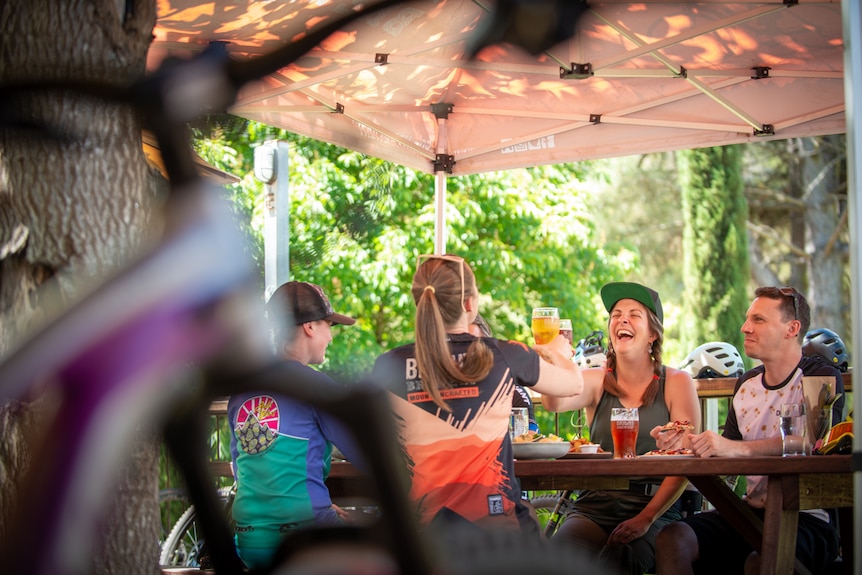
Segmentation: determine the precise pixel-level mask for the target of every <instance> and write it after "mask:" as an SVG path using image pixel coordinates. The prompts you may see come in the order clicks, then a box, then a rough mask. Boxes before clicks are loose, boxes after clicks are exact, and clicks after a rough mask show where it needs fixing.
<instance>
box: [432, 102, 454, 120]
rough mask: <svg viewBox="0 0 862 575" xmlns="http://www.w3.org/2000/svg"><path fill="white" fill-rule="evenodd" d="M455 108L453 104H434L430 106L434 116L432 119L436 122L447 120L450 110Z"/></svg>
mask: <svg viewBox="0 0 862 575" xmlns="http://www.w3.org/2000/svg"><path fill="white" fill-rule="evenodd" d="M454 107H455V104H448V103H446V102H437V103H436V104H431V112H432V113H433V114H434V117H435V118H437V119H438V120H448V119H449V114H451V113H452V109H453V108H454Z"/></svg>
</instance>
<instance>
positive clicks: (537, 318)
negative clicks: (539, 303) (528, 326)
mask: <svg viewBox="0 0 862 575" xmlns="http://www.w3.org/2000/svg"><path fill="white" fill-rule="evenodd" d="M532 328H533V339H534V340H536V343H537V344H540V345H543V344H546V343H551V342H552V341H553V340H554V338H555V337H557V335H559V333H560V310H559V309H557V308H555V307H534V308H533V323H532Z"/></svg>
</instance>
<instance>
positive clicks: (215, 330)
mask: <svg viewBox="0 0 862 575" xmlns="http://www.w3.org/2000/svg"><path fill="white" fill-rule="evenodd" d="M404 1H405V0H379V1H378V2H375V3H373V4H371V5H367V6H362V7H359V8H356V9H355V10H354V11H353V12H350V13H348V14H343V15H339V16H333V17H331V18H328V19H326V20H324V21H322V22H321V23H318V24H317V25H316V26H315V27H313V28H312V29H310V30H309V31H307V33H305V34H304V35H302V36H301V37H299V38H298V39H297V40H295V41H292V42H290V43H288V44H286V45H284V46H283V47H281V48H280V49H277V50H275V51H274V52H272V53H270V54H266V55H264V56H260V57H257V58H254V59H251V60H247V61H243V62H239V61H232V60H231V59H230V58H229V57H228V55H227V51H226V50H225V47H224V46H223V45H218V44H215V45H212V46H210V48H208V49H207V50H205V51H204V52H202V53H201V54H199V55H198V56H196V57H194V58H192V59H189V60H185V61H178V60H168V61H166V62H165V63H164V64H163V65H162V67H161V68H160V69H159V70H157V71H156V72H155V73H153V74H152V75H150V76H147V77H145V78H144V79H142V80H141V81H140V82H137V83H135V84H134V85H132V86H131V87H118V86H113V85H93V84H88V83H79V82H74V81H67V82H51V83H48V82H43V83H40V82H28V83H19V84H15V85H9V84H6V85H0V100H2V101H3V102H4V108H7V106H5V104H10V105H9V106H8V110H6V109H4V114H3V116H2V117H0V122H6V121H8V122H10V125H15V122H16V120H17V118H16V117H15V113H16V110H17V108H16V106H15V105H14V104H15V101H16V100H15V99H16V98H27V97H28V96H29V94H31V93H32V92H34V91H39V90H72V91H75V92H77V93H80V94H84V95H89V96H92V97H93V98H95V99H101V100H106V101H111V102H115V103H121V104H125V105H131V106H133V107H134V108H136V109H137V110H138V111H140V112H141V114H142V117H143V118H144V123H145V127H146V128H148V129H149V130H150V131H151V132H152V133H153V134H154V136H155V137H156V140H157V142H158V144H159V148H160V150H161V153H162V156H163V159H164V163H165V167H166V169H167V172H168V176H169V180H170V182H171V195H170V197H169V200H168V206H167V209H166V213H167V226H166V229H167V230H168V233H167V235H166V236H165V238H164V239H163V241H162V242H161V243H160V244H159V245H158V246H157V247H156V248H155V249H154V250H153V251H152V252H150V253H149V254H147V255H144V256H142V257H141V258H140V259H138V260H137V261H136V262H134V263H132V264H131V265H129V266H128V267H127V268H126V269H125V270H124V271H122V272H121V273H119V274H117V275H116V276H114V277H113V278H111V279H109V280H108V281H106V282H105V283H103V284H102V285H101V287H99V288H97V289H96V290H95V291H93V292H92V293H90V294H89V295H88V296H86V297H84V298H82V299H81V300H80V301H78V302H77V303H76V304H74V305H73V306H71V307H70V308H69V309H68V310H67V311H66V312H65V313H64V314H63V315H61V316H60V317H58V318H56V319H55V320H54V321H53V322H52V323H50V324H49V325H48V326H47V327H45V328H44V329H43V330H42V331H40V332H39V333H37V334H36V335H34V336H33V337H31V338H30V339H28V340H27V341H26V342H24V343H23V344H22V345H21V346H20V347H18V348H17V349H15V350H13V351H12V352H10V353H9V354H8V355H7V356H6V357H5V358H4V359H3V361H2V364H0V400H2V401H22V400H23V401H29V400H32V399H34V397H35V396H36V395H37V393H38V394H43V393H44V394H45V395H46V396H48V397H50V400H51V401H50V404H51V405H52V406H53V407H54V409H55V411H54V412H53V413H52V414H51V415H50V417H48V418H47V427H46V428H45V431H44V432H43V433H41V434H40V436H39V437H38V438H34V445H35V448H34V453H35V454H36V456H34V457H33V458H32V465H31V469H30V473H29V478H28V481H26V482H25V485H22V488H21V497H20V498H19V501H18V508H17V509H16V516H15V519H14V521H13V522H12V523H11V524H12V525H14V528H12V529H9V530H8V531H9V538H8V540H7V541H4V542H3V544H2V548H0V565H3V566H4V568H5V569H8V570H10V571H11V572H25V571H26V572H28V573H33V574H35V575H49V574H50V575H58V574H59V575H66V574H69V575H74V574H78V573H86V572H88V571H89V566H90V565H89V560H90V554H91V551H92V544H93V540H94V534H95V533H96V532H97V531H98V527H99V523H100V520H101V518H102V514H103V511H104V499H105V498H104V494H105V493H108V492H110V488H111V486H112V485H113V482H114V480H115V476H116V471H117V469H118V467H119V465H120V462H121V461H123V457H122V456H123V455H124V453H125V452H126V449H127V446H128V445H129V443H130V442H131V441H132V440H133V438H134V436H135V430H136V429H137V428H138V426H139V425H142V424H152V423H153V422H155V424H157V425H159V426H160V427H161V428H162V429H164V431H165V440H166V442H167V444H168V447H169V449H170V451H171V453H172V454H173V456H174V458H175V460H176V461H177V465H178V467H179V468H180V470H181V472H182V474H183V476H184V478H185V481H186V484H187V487H188V490H189V496H190V499H191V502H192V504H193V505H195V507H196V508H197V510H198V515H199V518H200V522H201V525H202V528H203V530H204V536H205V537H206V539H207V540H208V541H210V542H211V543H212V551H213V556H212V559H213V565H214V568H215V569H216V570H217V571H218V572H219V573H239V572H240V571H241V570H242V564H241V562H240V561H239V559H238V557H237V555H236V551H235V549H234V546H233V540H232V537H231V533H230V531H229V530H228V527H227V525H226V522H225V520H224V517H221V516H219V515H220V514H219V506H218V497H217V493H216V490H215V487H214V482H213V481H212V478H211V476H210V473H209V468H208V465H207V461H206V454H205V452H204V449H203V447H204V445H205V441H204V440H203V435H202V434H203V432H202V429H203V424H202V423H201V421H202V419H203V416H204V414H205V413H206V409H207V407H208V405H209V403H210V401H211V400H212V398H214V397H216V396H221V395H229V394H231V393H235V392H238V391H241V390H243V389H256V390H260V391H276V392H279V393H284V394H287V395H291V396H293V397H295V398H297V399H299V400H301V401H307V402H310V403H312V404H314V405H317V406H319V407H320V408H322V409H326V410H329V411H331V412H332V413H333V414H335V415H336V416H338V417H339V418H341V419H342V420H343V421H344V423H345V424H346V425H347V427H348V428H349V429H350V430H351V431H352V432H353V433H354V434H355V436H356V438H357V440H358V444H359V447H360V449H361V450H362V451H363V453H364V454H365V456H366V458H367V460H366V461H365V463H366V466H367V468H368V472H369V473H370V474H371V476H372V478H373V479H374V482H373V483H374V485H375V486H376V487H377V491H378V495H379V501H380V504H381V507H382V509H383V515H382V517H383V524H382V525H381V528H380V531H381V532H382V535H383V537H382V540H383V541H384V542H385V543H386V545H387V547H388V548H389V549H390V552H391V554H392V556H393V557H394V558H395V559H396V561H397V564H398V567H399V569H400V572H401V573H405V574H406V573H410V574H411V575H413V574H415V575H424V574H426V573H430V572H431V570H432V568H433V562H432V560H431V556H430V553H429V552H428V550H427V549H426V547H425V544H424V542H423V540H422V538H421V537H420V536H419V533H418V529H417V525H416V523H415V518H414V516H413V513H412V508H411V506H410V504H409V502H408V500H407V498H406V489H405V479H404V473H403V471H404V470H403V468H402V465H403V463H402V458H401V456H400V453H398V450H397V446H396V445H395V439H394V438H395V437H396V434H395V433H394V430H393V428H392V422H391V420H390V417H391V414H390V412H389V409H388V401H387V397H386V392H385V391H383V390H382V389H380V388H379V387H377V386H374V385H371V384H361V385H356V386H353V387H352V388H351V389H350V391H344V390H342V389H340V388H338V389H335V388H334V387H333V388H331V389H326V388H321V387H320V386H315V387H312V386H310V385H306V382H305V381H304V378H303V377H302V375H301V374H299V373H296V372H295V371H291V370H290V369H289V368H288V366H285V365H283V364H281V363H279V362H277V361H276V360H275V358H274V357H272V356H271V355H270V354H265V353H261V352H260V351H259V350H262V349H266V346H265V345H264V344H263V343H262V341H261V338H262V335H263V334H262V333H259V332H258V328H257V324H259V323H261V322H260V321H259V319H260V318H261V317H262V307H261V306H259V305H257V304H259V303H260V302H259V296H257V295H255V294H254V293H253V288H252V287H251V286H252V284H253V281H252V280H253V272H252V270H251V267H250V265H248V262H247V260H246V257H245V255H244V252H243V250H242V248H241V246H242V243H241V240H240V239H239V235H238V233H237V232H236V230H235V229H234V227H233V223H232V221H231V220H230V217H229V216H228V215H227V210H226V208H225V206H223V205H222V204H221V203H220V202H217V201H215V199H214V196H216V195H217V194H215V193H213V192H212V191H208V190H207V187H206V185H205V184H204V183H203V182H202V181H201V179H200V178H199V177H198V175H197V170H196V168H195V165H194V162H193V159H192V155H191V153H190V149H189V147H188V138H187V126H186V124H187V123H188V122H189V121H191V120H193V119H195V118H196V117H198V116H199V115H201V114H202V113H204V112H206V111H211V110H224V109H227V108H228V107H229V106H230V104H231V103H233V102H234V100H235V96H236V94H237V92H238V91H239V89H240V88H242V87H243V86H244V85H245V84H247V83H248V82H251V81H254V80H258V79H260V78H263V77H264V76H265V75H267V74H270V73H273V72H276V71H277V70H279V69H281V68H283V67H285V66H287V65H288V64H290V63H292V62H294V61H295V60H297V59H298V58H300V57H301V56H303V55H304V54H305V53H306V52H308V51H309V50H311V49H312V48H314V47H315V46H317V45H319V44H320V43H321V41H323V40H324V39H325V38H326V37H327V36H329V35H330V34H331V33H333V32H335V31H336V30H338V29H340V28H341V27H343V26H344V25H345V24H347V23H349V22H351V21H352V20H354V19H356V18H359V17H362V16H365V15H367V14H370V13H372V12H375V11H378V10H381V9H384V8H387V7H390V6H394V5H396V4H399V3H402V2H404ZM521 4H524V5H527V4H526V3H522V2H521V1H520V0H517V1H516V0H498V2H497V3H496V4H494V6H493V7H492V8H491V9H489V10H490V12H491V13H490V14H489V19H488V21H489V23H490V25H488V26H485V27H484V30H479V31H478V32H479V34H478V35H477V40H476V42H474V43H472V45H471V47H470V48H469V50H470V52H471V53H472V54H475V53H477V52H478V51H479V50H480V49H481V48H482V47H484V46H486V45H489V44H492V43H495V42H499V41H502V40H503V39H504V38H505V39H506V40H507V41H511V42H514V43H518V44H521V45H523V42H524V41H525V40H526V39H529V40H531V42H532V43H533V44H532V45H531V46H532V47H533V48H534V49H541V45H539V44H535V42H536V40H537V39H536V38H535V37H533V36H532V35H529V38H525V37H523V35H519V34H518V33H517V30H510V27H512V26H513V22H512V18H511V16H512V14H513V13H515V11H516V9H517V8H518V7H519V6H521ZM554 4H555V6H556V5H559V6H556V8H555V9H557V10H559V9H565V8H566V6H567V3H560V2H555V3H554ZM560 7H562V8H560ZM564 11H565V13H566V14H569V15H571V16H572V17H573V18H574V17H576V16H575V14H573V13H572V12H571V11H569V10H564ZM573 24H574V22H573ZM498 27H499V29H498ZM550 32H551V33H552V34H551V36H549V37H547V38H541V39H539V40H541V41H542V42H544V43H545V44H547V45H551V44H552V43H554V42H556V41H558V40H559V39H560V38H559V37H558V35H559V32H560V29H559V27H557V28H554V29H553V30H551V31H550ZM177 103H180V104H181V105H177ZM49 132H50V130H49ZM72 137H74V135H72ZM193 365H196V366H200V367H194V368H192V367H191V366H193ZM190 382H192V384H191V385H190ZM360 414H361V415H360ZM36 550H38V552H36V553H34V551H36Z"/></svg>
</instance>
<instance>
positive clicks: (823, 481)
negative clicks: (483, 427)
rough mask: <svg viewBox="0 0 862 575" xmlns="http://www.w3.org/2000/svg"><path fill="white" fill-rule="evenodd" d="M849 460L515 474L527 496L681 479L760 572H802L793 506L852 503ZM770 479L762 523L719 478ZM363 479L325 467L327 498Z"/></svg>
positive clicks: (554, 467) (847, 547)
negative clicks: (734, 533) (752, 553)
mask: <svg viewBox="0 0 862 575" xmlns="http://www.w3.org/2000/svg"><path fill="white" fill-rule="evenodd" d="M850 459H851V456H849V455H827V456H808V457H713V458H707V459H699V458H676V459H672V458H655V459H651V458H638V459H633V460H617V459H555V460H534V461H523V460H521V461H516V462H515V474H516V475H517V476H518V478H519V479H520V481H521V488H522V489H524V490H527V491H534V490H560V489H599V488H601V489H625V488H626V487H628V480H629V478H632V477H663V476H685V477H687V478H688V479H689V481H690V482H691V483H692V484H693V485H694V486H695V487H696V488H697V489H698V490H699V491H700V492H701V494H702V495H703V496H704V497H705V498H706V499H707V500H709V502H710V503H712V505H713V506H714V507H715V508H716V509H717V510H718V511H719V512H721V513H722V514H723V515H724V516H725V517H727V519H728V520H729V521H730V522H731V523H733V524H734V525H735V526H736V527H737V528H738V529H739V531H740V534H741V535H742V536H743V537H745V539H746V540H747V541H748V542H749V544H751V546H752V547H754V548H755V549H757V550H759V551H760V553H761V557H762V561H761V570H760V572H761V573H762V574H773V573H775V574H791V573H794V569H795V572H796V573H803V574H805V573H808V571H807V569H805V568H804V567H803V566H802V565H801V564H799V563H798V562H796V561H795V558H794V550H795V548H796V529H797V523H798V517H799V515H798V514H799V510H800V509H817V508H828V507H852V506H853V484H852V481H853V475H852V472H851V462H850ZM726 475H766V476H768V477H769V483H768V487H767V500H766V510H765V515H764V519H763V520H762V521H761V520H760V519H759V518H758V517H757V516H756V515H755V514H754V513H752V512H751V509H750V508H749V507H748V505H747V504H745V503H744V502H743V501H742V500H740V499H739V497H737V496H736V495H735V494H734V493H733V491H731V490H730V488H729V487H727V485H726V484H725V482H724V481H723V479H722V477H721V476H726ZM365 481H367V480H366V479H364V478H363V477H362V474H361V473H360V472H359V471H358V470H357V469H356V468H354V467H353V466H352V465H350V464H349V463H338V462H334V463H333V464H332V473H331V476H330V480H329V481H328V482H327V483H328V485H330V490H331V492H332V493H333V496H338V495H358V494H363V493H368V489H367V484H365V485H363V482H365ZM850 527H852V524H851V525H843V524H842V532H843V534H844V536H845V538H844V551H845V554H844V560H845V561H848V562H849V563H848V572H850V571H849V569H852V564H853V563H852V562H853V557H852V541H853V539H852V537H847V534H848V533H850V532H849V528H850Z"/></svg>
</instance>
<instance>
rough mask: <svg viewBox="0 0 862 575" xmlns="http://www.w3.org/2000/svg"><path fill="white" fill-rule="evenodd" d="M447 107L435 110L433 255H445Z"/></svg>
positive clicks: (449, 164) (448, 167) (449, 167)
mask: <svg viewBox="0 0 862 575" xmlns="http://www.w3.org/2000/svg"><path fill="white" fill-rule="evenodd" d="M448 112H449V108H448V106H445V105H444V106H442V107H440V108H438V109H437V111H436V112H435V114H437V160H436V161H435V162H434V211H435V216H436V217H435V218H434V253H435V254H445V253H446V183H447V182H446V173H447V172H449V173H451V172H452V163H453V162H452V161H451V157H450V156H447V155H446V148H447V147H449V130H448V126H447V125H446V120H447V118H448V117H449V116H448Z"/></svg>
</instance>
